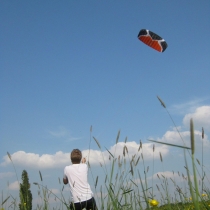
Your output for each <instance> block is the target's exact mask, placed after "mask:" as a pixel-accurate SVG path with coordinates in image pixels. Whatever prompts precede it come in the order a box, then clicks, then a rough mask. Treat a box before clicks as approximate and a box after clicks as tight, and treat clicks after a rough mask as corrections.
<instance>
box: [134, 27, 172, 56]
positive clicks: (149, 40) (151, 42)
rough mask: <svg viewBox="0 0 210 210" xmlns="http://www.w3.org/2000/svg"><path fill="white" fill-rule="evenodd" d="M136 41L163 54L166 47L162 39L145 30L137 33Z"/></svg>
mask: <svg viewBox="0 0 210 210" xmlns="http://www.w3.org/2000/svg"><path fill="white" fill-rule="evenodd" d="M138 39H139V40H141V41H142V42H143V43H144V44H146V45H148V46H150V47H152V48H153V49H155V50H157V51H159V52H164V51H165V50H166V48H167V46H168V45H167V43H166V41H165V40H164V39H163V38H161V37H160V36H158V35H157V34H155V33H153V32H152V31H149V30H146V29H142V30H141V31H140V32H139V34H138Z"/></svg>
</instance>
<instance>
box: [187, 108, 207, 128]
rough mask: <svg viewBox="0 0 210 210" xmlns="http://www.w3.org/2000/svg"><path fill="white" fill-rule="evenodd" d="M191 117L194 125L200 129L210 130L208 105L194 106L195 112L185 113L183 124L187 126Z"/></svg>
mask: <svg viewBox="0 0 210 210" xmlns="http://www.w3.org/2000/svg"><path fill="white" fill-rule="evenodd" d="M191 118H192V119H193V122H194V127H195V128H196V129H199V130H201V129H202V127H203V128H204V130H206V131H210V106H201V107H198V108H196V110H195V112H193V113H189V114H186V115H185V117H184V119H183V124H184V125H185V126H187V127H189V125H190V119H191Z"/></svg>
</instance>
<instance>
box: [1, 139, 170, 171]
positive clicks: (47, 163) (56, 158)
mask: <svg viewBox="0 0 210 210" xmlns="http://www.w3.org/2000/svg"><path fill="white" fill-rule="evenodd" d="M125 145H126V147H127V149H128V154H126V158H130V159H131V158H132V156H133V155H135V154H137V153H138V148H139V144H137V143H136V142H127V143H126V144H125V143H124V142H118V144H117V145H114V146H112V147H111V148H110V150H109V151H110V153H112V154H113V155H114V156H115V157H116V158H118V156H119V155H120V156H121V157H122V156H123V148H124V146H125ZM152 147H153V144H152V143H144V144H143V146H142V148H143V149H141V150H140V152H139V155H140V153H143V155H144V160H145V161H146V160H150V159H152V158H153V149H152ZM155 151H156V152H155V153H154V158H159V152H160V151H161V153H162V156H165V155H167V154H168V152H169V150H168V147H167V146H165V145H157V146H156V148H155ZM82 154H83V157H86V159H87V160H89V162H90V164H91V165H99V164H100V163H101V164H102V165H103V164H104V163H107V162H109V156H110V154H109V152H108V151H106V150H105V151H103V152H101V151H99V150H90V151H89V150H84V151H82ZM88 156H89V158H88ZM11 158H12V161H13V162H14V164H15V165H24V166H27V167H30V168H38V169H47V168H60V167H64V166H65V165H69V164H70V154H69V153H63V152H61V151H59V152H56V153H55V154H53V155H51V154H43V155H41V156H40V155H39V154H34V153H26V152H24V151H18V152H15V153H13V154H12V155H11ZM3 159H4V162H3V163H1V166H5V165H8V164H10V162H11V161H10V159H9V158H8V156H4V158H3Z"/></svg>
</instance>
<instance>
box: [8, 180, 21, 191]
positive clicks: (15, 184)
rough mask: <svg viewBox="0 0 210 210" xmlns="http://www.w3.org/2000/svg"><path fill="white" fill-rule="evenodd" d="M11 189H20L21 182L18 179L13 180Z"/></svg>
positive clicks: (10, 185)
mask: <svg viewBox="0 0 210 210" xmlns="http://www.w3.org/2000/svg"><path fill="white" fill-rule="evenodd" d="M9 190H19V183H18V181H15V182H12V183H11V184H9Z"/></svg>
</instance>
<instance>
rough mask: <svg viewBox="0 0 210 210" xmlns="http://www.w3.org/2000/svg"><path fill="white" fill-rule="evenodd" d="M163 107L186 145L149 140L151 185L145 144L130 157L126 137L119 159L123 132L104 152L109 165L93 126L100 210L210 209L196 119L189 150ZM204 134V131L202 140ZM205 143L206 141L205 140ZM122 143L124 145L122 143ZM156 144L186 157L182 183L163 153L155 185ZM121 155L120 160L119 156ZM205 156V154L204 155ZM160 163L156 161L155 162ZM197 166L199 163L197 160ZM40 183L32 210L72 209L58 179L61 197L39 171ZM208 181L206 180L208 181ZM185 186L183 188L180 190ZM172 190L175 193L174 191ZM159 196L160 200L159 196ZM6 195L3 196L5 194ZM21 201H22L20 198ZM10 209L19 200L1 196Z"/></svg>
mask: <svg viewBox="0 0 210 210" xmlns="http://www.w3.org/2000/svg"><path fill="white" fill-rule="evenodd" d="M158 100H159V101H160V103H161V105H162V106H163V108H164V109H166V111H167V113H168V114H169V116H170V119H171V120H172V122H173V124H174V126H175V128H176V131H177V132H178V134H179V136H180V138H181V140H182V141H183V145H175V144H171V143H168V142H160V141H155V140H152V139H150V140H149V141H150V142H152V146H153V147H152V151H151V154H153V157H152V178H151V179H152V181H151V182H150V177H149V166H147V163H146V161H145V158H144V157H145V154H144V152H145V150H144V144H142V141H141V140H140V143H139V147H138V150H137V152H136V154H134V155H131V154H130V152H129V146H128V144H127V137H126V138H125V141H124V146H123V149H122V151H120V152H121V155H119V148H118V145H119V143H120V142H119V139H120V131H118V133H117V137H116V141H115V144H116V146H115V150H114V151H110V150H108V149H107V148H105V151H106V152H107V154H108V155H109V162H108V163H107V160H106V158H105V157H104V152H103V149H102V146H101V144H100V142H99V141H98V139H96V138H95V137H94V136H92V126H91V128H90V143H89V154H88V166H89V171H90V173H91V176H92V179H93V183H94V184H93V185H94V186H93V188H94V189H95V192H96V194H97V196H96V199H97V205H98V209H99V210H119V209H120V210H146V209H147V210H148V209H171V210H174V209H177V210H182V209H196V210H203V209H210V190H209V187H208V186H206V185H205V183H204V177H205V171H203V169H205V167H204V166H203V157H202V166H201V170H202V172H201V175H200V173H199V170H198V168H197V166H196V161H195V156H194V155H195V152H196V148H195V138H194V125H193V119H191V120H190V142H191V147H187V146H186V144H185V142H184V140H183V138H182V136H181V133H180V132H179V130H178V128H177V126H176V124H175V122H174V120H173V118H172V117H171V115H170V113H169V112H168V110H167V107H166V105H165V103H164V102H163V101H162V99H160V97H158ZM203 133H204V131H203V129H202V136H203V135H204V134H203ZM92 139H93V140H94V142H95V144H96V145H97V147H98V149H99V150H100V152H101V156H102V161H103V162H102V163H100V166H101V170H102V171H103V173H104V180H102V179H103V177H100V176H99V175H95V176H93V174H94V173H93V172H92V170H93V169H92V166H91V163H90V162H89V156H90V148H91V140H92ZM202 139H203V137H202ZM121 143H122V142H121ZM155 144H163V145H167V146H170V147H175V148H178V149H180V150H182V151H183V156H184V161H183V162H184V164H185V165H184V168H185V170H186V175H184V174H183V173H182V174H180V173H179V172H178V177H179V180H176V177H175V173H174V171H173V176H172V177H167V176H166V175H165V174H164V171H165V170H164V159H163V157H162V154H161V152H160V153H159V156H160V160H159V161H160V163H161V165H162V171H163V173H159V174H157V177H158V183H157V184H155V185H154V181H153V176H154V173H155V170H154V166H155V162H154V155H155V153H156V152H158V151H155ZM7 154H8V157H9V159H10V160H11V162H12V164H13V161H12V157H11V155H10V154H9V153H7ZM117 154H118V156H117ZM202 154H203V151H202ZM187 155H188V156H189V157H190V162H191V164H192V167H189V161H187V160H188V158H187ZM156 162H157V161H156ZM197 162H198V165H200V162H199V161H198V160H197ZM13 167H14V170H15V173H16V177H17V180H18V175H17V172H16V169H15V166H14V164H13ZM39 176H40V182H35V183H34V184H35V185H36V186H37V187H38V197H39V200H40V202H39V205H37V206H36V207H35V208H33V209H40V210H41V209H43V210H47V209H51V207H50V198H53V199H54V200H56V201H57V203H58V206H57V207H56V208H54V209H69V201H67V200H66V199H65V196H64V194H63V187H62V184H61V182H60V179H59V184H60V185H61V189H60V196H58V195H57V194H55V193H53V191H52V190H50V189H49V188H48V187H47V186H44V183H43V177H42V174H41V172H40V171H39ZM197 177H201V180H202V187H201V191H199V187H198V178H197ZM206 179H207V177H206ZM180 183H182V186H180ZM171 188H172V189H173V192H172V191H171ZM157 194H158V196H157ZM2 195H3V193H2ZM20 199H21V197H20ZM8 206H9V207H10V209H18V205H17V199H16V198H13V197H12V196H11V195H8V196H6V197H5V198H4V197H3V196H2V201H1V208H2V209H4V208H8Z"/></svg>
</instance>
